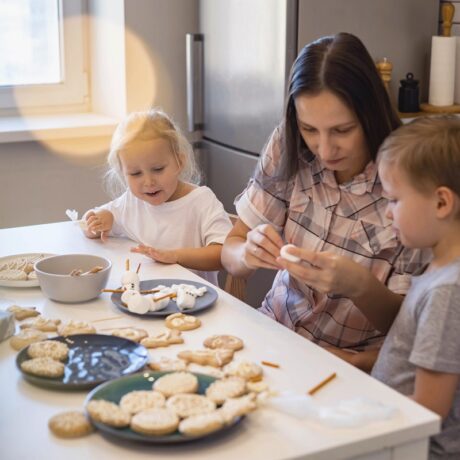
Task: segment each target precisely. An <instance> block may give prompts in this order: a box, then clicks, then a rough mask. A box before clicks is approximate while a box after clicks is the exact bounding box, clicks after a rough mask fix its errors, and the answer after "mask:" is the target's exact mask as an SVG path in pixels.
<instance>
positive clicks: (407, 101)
mask: <svg viewBox="0 0 460 460" xmlns="http://www.w3.org/2000/svg"><path fill="white" fill-rule="evenodd" d="M400 83H401V86H400V87H399V97H398V109H399V111H400V112H402V113H409V112H418V111H419V110H420V105H419V88H418V80H414V74H413V73H411V72H409V73H408V74H407V75H406V79H405V80H400Z"/></svg>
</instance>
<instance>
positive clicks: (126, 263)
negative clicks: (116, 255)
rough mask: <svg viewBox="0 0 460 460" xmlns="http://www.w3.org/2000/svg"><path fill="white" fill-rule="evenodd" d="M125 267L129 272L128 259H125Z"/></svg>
mask: <svg viewBox="0 0 460 460" xmlns="http://www.w3.org/2000/svg"><path fill="white" fill-rule="evenodd" d="M125 268H126V271H127V272H129V259H126V262H125Z"/></svg>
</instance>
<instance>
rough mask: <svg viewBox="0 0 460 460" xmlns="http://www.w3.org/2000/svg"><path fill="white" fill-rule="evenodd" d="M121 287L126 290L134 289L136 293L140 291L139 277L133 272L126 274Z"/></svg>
mask: <svg viewBox="0 0 460 460" xmlns="http://www.w3.org/2000/svg"><path fill="white" fill-rule="evenodd" d="M121 285H122V287H123V289H125V290H127V289H134V290H135V291H140V280H139V275H138V274H137V273H134V272H131V271H127V272H125V273H124V274H123V276H122V278H121Z"/></svg>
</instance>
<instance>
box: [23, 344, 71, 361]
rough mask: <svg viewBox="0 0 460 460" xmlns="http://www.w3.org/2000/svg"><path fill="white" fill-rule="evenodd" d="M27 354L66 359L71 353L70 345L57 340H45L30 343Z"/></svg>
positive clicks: (58, 359) (35, 356)
mask: <svg viewBox="0 0 460 460" xmlns="http://www.w3.org/2000/svg"><path fill="white" fill-rule="evenodd" d="M27 354H28V355H29V356H30V357H31V358H51V359H55V360H57V361H65V360H66V359H67V356H68V355H69V347H68V346H67V345H66V344H65V343H62V342H59V341H57V340H43V341H42V342H36V343H32V344H30V345H29V348H28V349H27Z"/></svg>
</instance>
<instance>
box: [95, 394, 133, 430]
mask: <svg viewBox="0 0 460 460" xmlns="http://www.w3.org/2000/svg"><path fill="white" fill-rule="evenodd" d="M86 410H87V412H88V414H89V415H90V417H91V418H92V419H93V420H95V421H96V422H101V423H105V424H106V425H110V426H114V427H116V428H123V427H125V426H128V425H129V422H130V421H131V415H130V414H129V413H128V412H125V411H124V410H122V409H121V408H120V407H119V406H118V405H117V404H115V403H113V402H110V401H105V400H104V399H97V400H92V401H90V402H89V403H88V404H87V405H86Z"/></svg>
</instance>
